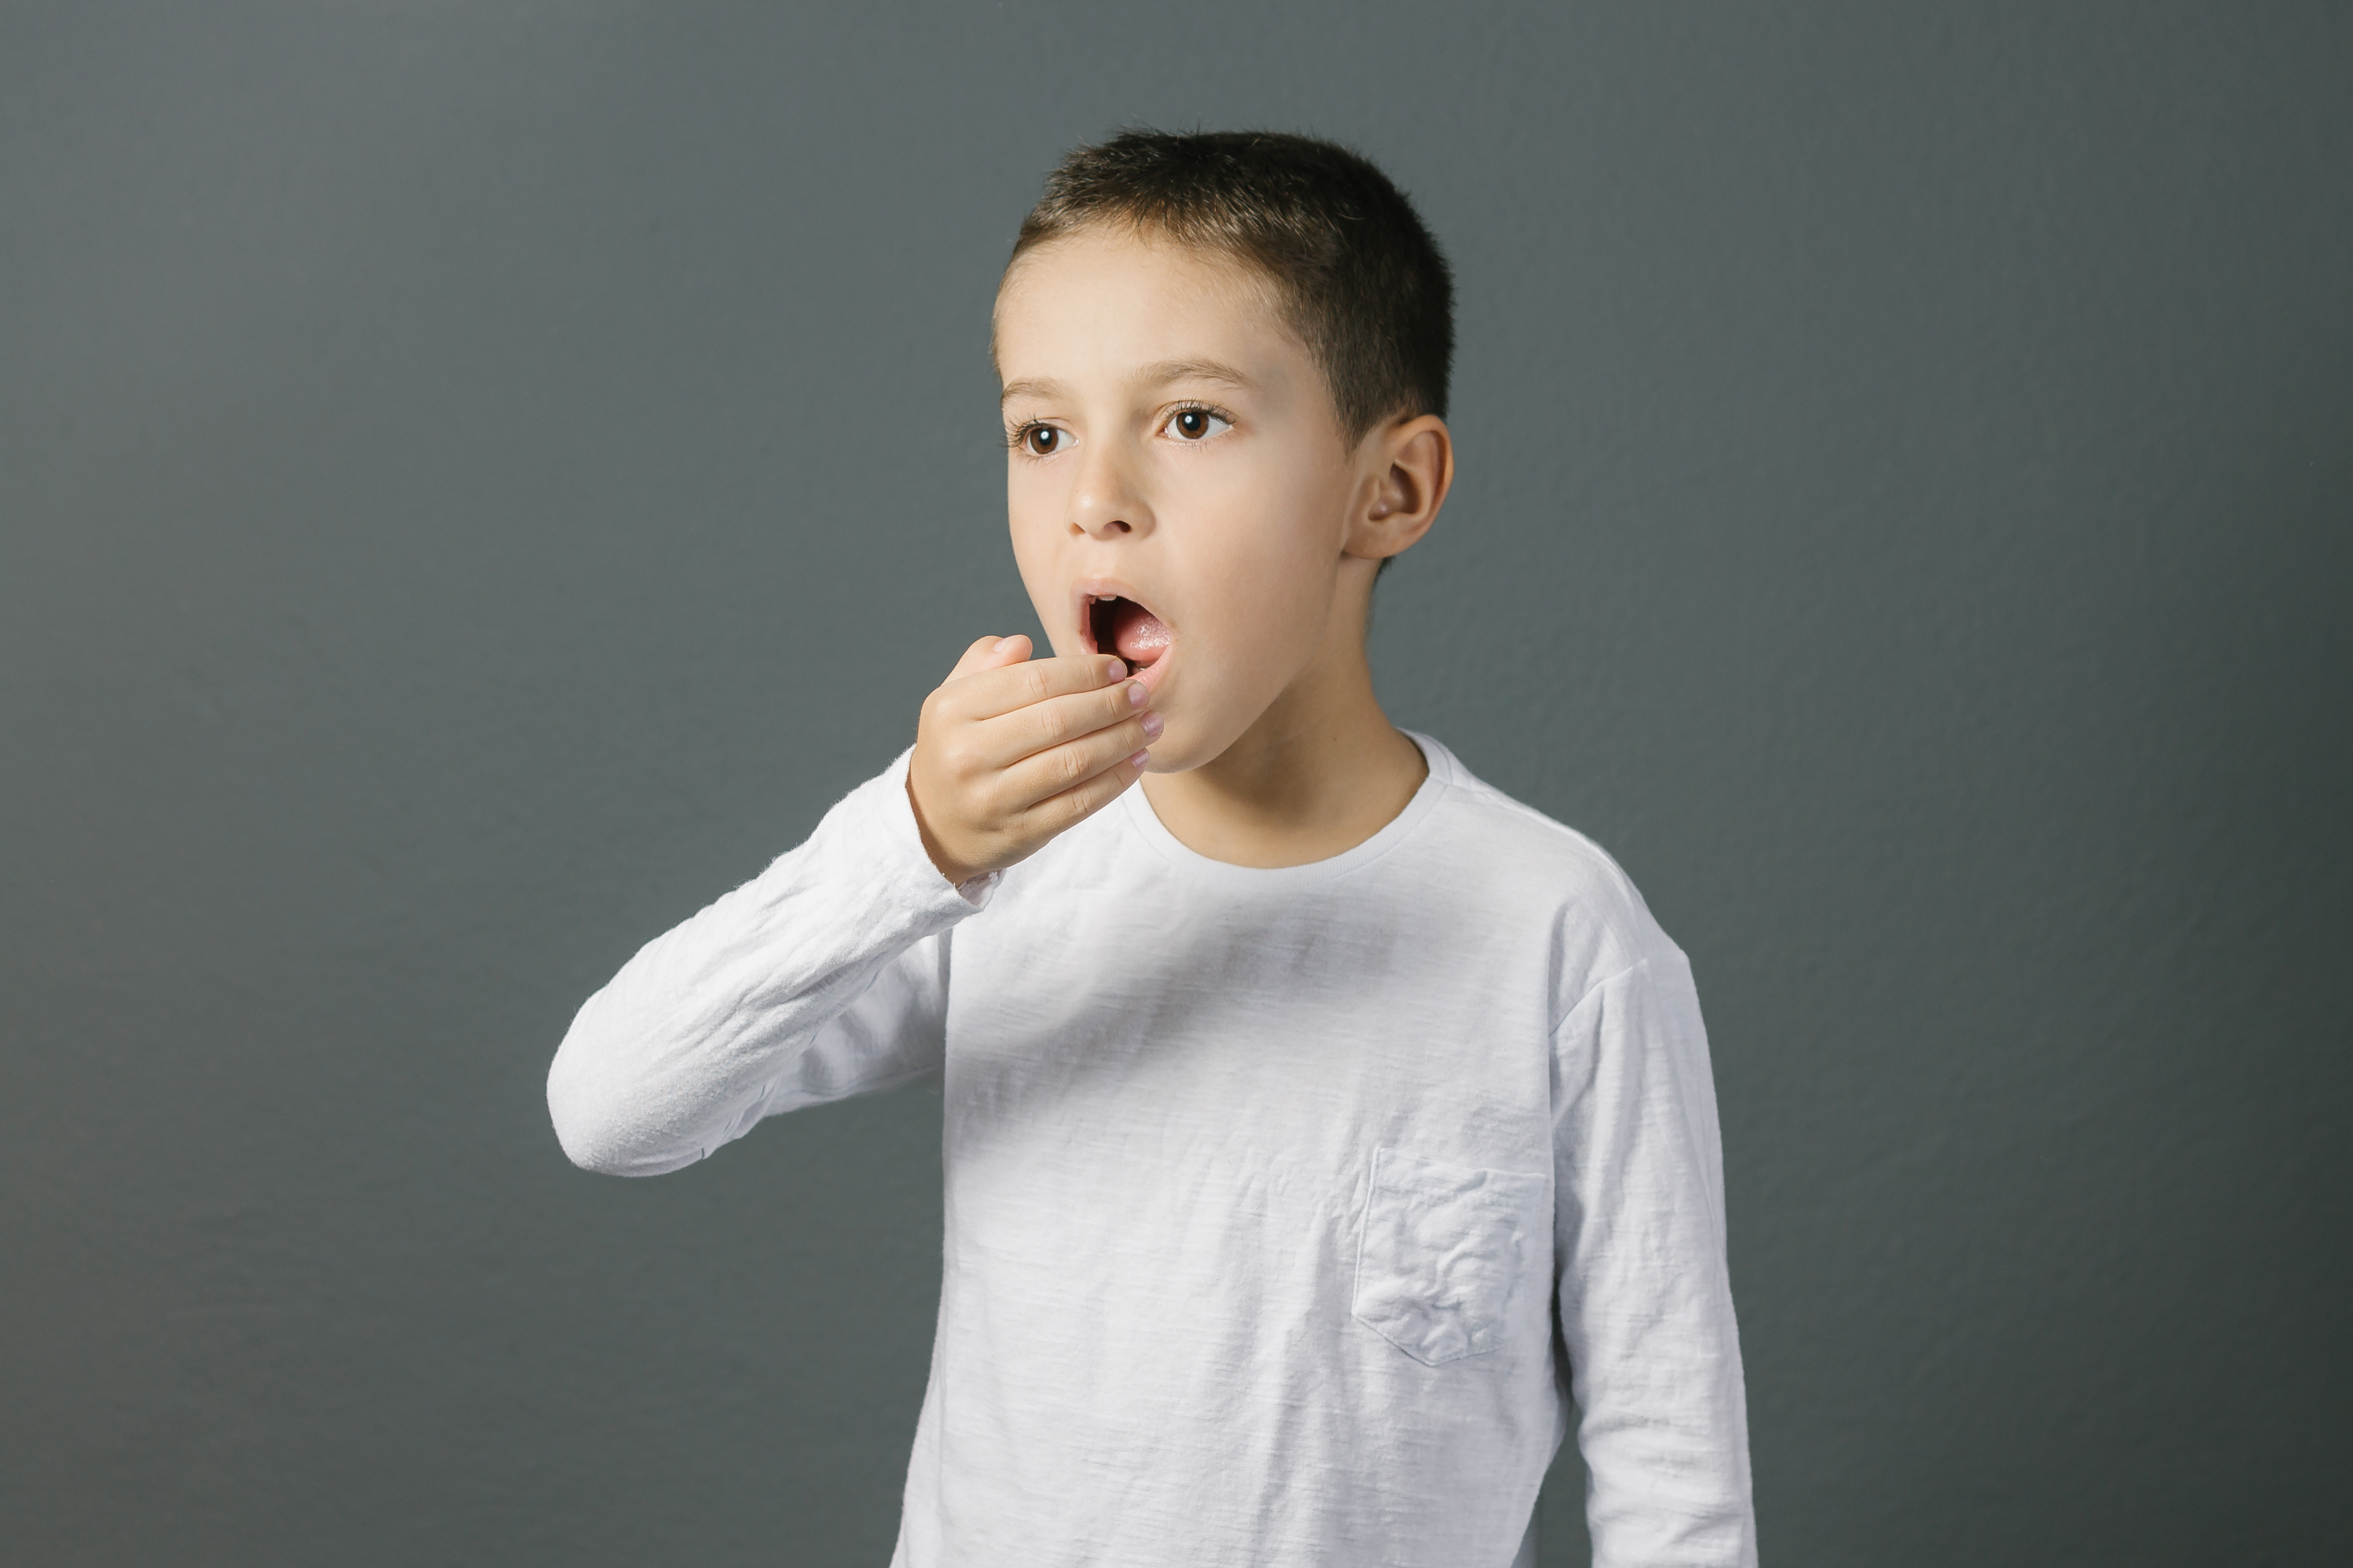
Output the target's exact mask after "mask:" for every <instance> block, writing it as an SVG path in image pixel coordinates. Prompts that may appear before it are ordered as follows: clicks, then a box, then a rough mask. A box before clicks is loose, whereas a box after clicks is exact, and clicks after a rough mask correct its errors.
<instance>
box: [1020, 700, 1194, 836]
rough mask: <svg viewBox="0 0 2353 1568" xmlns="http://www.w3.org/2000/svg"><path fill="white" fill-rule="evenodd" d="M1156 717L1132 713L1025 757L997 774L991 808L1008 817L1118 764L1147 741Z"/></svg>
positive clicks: (1155, 727)
mask: <svg viewBox="0 0 2353 1568" xmlns="http://www.w3.org/2000/svg"><path fill="white" fill-rule="evenodd" d="M1159 731H1160V720H1159V718H1158V716H1157V715H1155V714H1152V713H1138V714H1136V715H1135V716H1134V717H1133V718H1131V719H1129V720H1127V721H1124V722H1123V723H1118V724H1114V725H1113V726H1112V727H1111V728H1109V729H1107V730H1098V731H1095V732H1094V733H1092V734H1091V735H1082V736H1080V737H1079V738H1078V739H1077V740H1074V741H1065V742H1062V743H1061V744H1060V745H1059V746H1055V747H1052V748H1050V749H1049V750H1046V751H1043V752H1039V753H1038V754H1037V755H1035V756H1032V757H1025V758H1023V759H1022V760H1021V761H1020V762H1018V763H1014V764H1013V765H1012V766H1010V767H1008V768H1007V769H1005V770H1004V772H1002V773H999V774H998V775H997V778H998V784H997V789H998V791H999V792H1000V793H999V794H998V795H997V809H998V810H1000V811H1003V812H1004V813H1006V814H1007V815H1008V816H1011V815H1013V814H1015V813H1019V812H1026V811H1028V810H1029V809H1030V808H1031V807H1033V806H1035V805H1038V803H1039V802H1040V801H1045V800H1050V799H1051V798H1052V797H1054V796H1055V795H1060V794H1061V793H1063V792H1064V791H1065V790H1068V789H1070V788H1071V786H1073V785H1075V784H1084V783H1086V782H1087V781H1088V780H1089V779H1092V778H1093V777H1094V776H1095V775H1096V774H1098V773H1104V772H1106V771H1108V770H1110V769H1112V768H1114V767H1117V766H1119V765H1120V764H1121V763H1124V762H1125V761H1127V759H1128V758H1130V757H1132V756H1134V754H1135V753H1136V752H1141V751H1142V750H1144V749H1145V747H1146V746H1149V745H1150V744H1152V742H1153V741H1154V740H1155V739H1156V738H1157V736H1158V734H1159Z"/></svg>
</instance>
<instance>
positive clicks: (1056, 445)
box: [1021, 425, 1062, 458]
mask: <svg viewBox="0 0 2353 1568" xmlns="http://www.w3.org/2000/svg"><path fill="white" fill-rule="evenodd" d="M1021 444H1022V445H1023V446H1024V447H1029V452H1030V455H1031V456H1033V457H1039V458H1050V457H1052V456H1053V455H1054V454H1055V453H1056V452H1059V451H1060V450H1061V449H1062V433H1061V432H1060V430H1057V429H1055V428H1054V427H1053V426H1051V425H1032V426H1029V428H1028V429H1027V430H1024V431H1023V432H1021Z"/></svg>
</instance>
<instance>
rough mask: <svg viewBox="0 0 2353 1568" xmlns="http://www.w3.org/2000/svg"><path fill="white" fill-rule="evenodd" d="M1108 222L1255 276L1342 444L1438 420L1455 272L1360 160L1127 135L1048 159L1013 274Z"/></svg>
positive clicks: (1270, 143) (1309, 145)
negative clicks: (1272, 299)
mask: <svg viewBox="0 0 2353 1568" xmlns="http://www.w3.org/2000/svg"><path fill="white" fill-rule="evenodd" d="M1107 219H1108V220H1124V221H1126V222H1128V223H1131V224H1134V225H1135V226H1138V227H1144V228H1152V229H1157V230H1159V231H1160V232H1161V233H1163V234H1166V236H1168V237H1170V238H1172V239H1175V240H1176V241H1177V242H1178V243H1179V244H1183V245H1191V246H1201V247H1208V248H1210V249H1215V250H1220V251H1223V252H1225V253H1226V254H1228V255H1229V256H1231V257H1233V258H1236V259H1237V260H1240V261H1242V262H1244V263H1246V264H1248V265H1249V266H1250V267H1253V268H1256V269H1257V270H1259V271H1260V272H1261V273H1263V274H1264V275H1265V276H1266V277H1267V278H1268V279H1269V280H1270V281H1271V282H1272V283H1273V284H1274V286H1275V288H1276V289H1277V291H1278V293H1279V295H1280V296H1281V300H1282V307H1283V311H1284V314H1285V316H1286V317H1287V318H1288V320H1289V321H1290V323H1291V326H1292V329H1293V331H1296V332H1297V333H1298V334H1299V336H1300V339H1301V341H1302V342H1304V343H1305V344H1306V345H1307V349H1308V352H1309V353H1311V354H1313V355H1314V358H1315V360H1316V362H1317V363H1318V364H1319V365H1320V366H1321V367H1322V368H1323V371H1324V380H1325V381H1326V382H1327V383H1328V384H1330V386H1331V389H1332V402H1333V405H1334V406H1335V408H1336V409H1337V410H1338V411H1339V416H1340V425H1341V428H1342V429H1343V430H1344V431H1345V433H1346V434H1347V437H1348V439H1349V440H1351V441H1356V440H1358V439H1360V438H1362V437H1363V436H1364V434H1365V433H1366V431H1368V430H1370V429H1371V428H1372V427H1373V426H1376V425H1377V424H1379V423H1380V422H1381V421H1382V420H1384V419H1386V418H1389V417H1392V416H1405V417H1411V416H1417V415H1422V414H1435V415H1438V416H1440V417H1443V416H1444V415H1445V413H1446V383H1447V376H1448V374H1449V372H1450V371H1451V368H1452V363H1453V359H1454V280H1453V277H1452V275H1451V273H1450V272H1449V271H1448V269H1447V266H1446V258H1445V257H1444V256H1443V255H1442V254H1440V251H1439V248H1438V242H1437V241H1436V240H1434V239H1432V238H1431V237H1430V230H1429V229H1428V228H1426V227H1425V226H1423V225H1422V221H1421V217H1420V215H1419V214H1418V213H1416V212H1415V211H1414V210H1413V204H1412V203H1410V202H1409V201H1407V200H1406V198H1405V195H1404V193H1403V192H1401V191H1399V190H1398V188H1397V186H1396V185H1394V184H1391V183H1390V181H1389V178H1388V175H1386V174H1382V173H1381V172H1380V170H1378V169H1377V168H1376V167H1374V166H1373V164H1372V163H1371V162H1370V161H1369V160H1367V159H1366V158H1364V157H1362V156H1360V155H1358V154H1357V153H1352V152H1350V151H1349V150H1348V149H1347V148H1345V147H1342V146H1340V145H1338V144H1337V143H1335V142H1324V141H1321V140H1319V139H1317V138H1315V137H1313V136H1293V135H1288V134H1285V133H1282V132H1271V131H1211V132H1191V133H1188V134H1178V133H1175V132H1165V131H1144V130H1136V131H1124V132H1121V133H1120V134H1118V135H1117V136H1114V137H1113V138H1112V139H1111V140H1110V141H1108V142H1102V143H1100V144H1098V145H1096V146H1092V147H1081V148H1079V149H1078V150H1077V151H1075V152H1073V153H1071V154H1069V155H1068V156H1067V157H1065V158H1064V159H1063V160H1062V161H1061V163H1059V164H1057V165H1055V168H1054V172H1053V173H1052V174H1049V175H1047V176H1046V194H1045V195H1043V196H1041V197H1039V201H1038V205H1036V206H1034V207H1032V208H1030V209H1029V216H1028V217H1026V218H1024V219H1023V220H1022V222H1021V234H1020V237H1018V239H1016V240H1015V241H1014V242H1013V255H1012V257H1011V258H1010V259H1008V261H1007V263H1006V268H1007V269H1008V271H1010V270H1011V268H1012V267H1013V264H1014V263H1015V262H1018V260H1020V259H1021V258H1022V256H1023V254H1024V253H1026V252H1028V251H1029V250H1031V249H1033V248H1035V247H1038V246H1040V245H1044V244H1046V243H1047V242H1049V241H1050V240H1055V239H1060V238H1061V237H1063V236H1065V235H1068V234H1071V233H1074V232H1075V231H1077V230H1079V229H1081V228H1083V227H1085V226H1088V225H1090V224H1095V223H1101V222H1103V221H1105V220H1107Z"/></svg>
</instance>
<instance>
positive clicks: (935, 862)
mask: <svg viewBox="0 0 2353 1568" xmlns="http://www.w3.org/2000/svg"><path fill="white" fill-rule="evenodd" d="M907 807H908V809H909V810H910V811H912V812H913V813H914V816H915V832H916V835H917V836H918V837H920V838H921V839H922V840H923V853H924V855H925V856H927V857H928V858H930V860H931V862H932V868H933V869H934V870H935V871H937V872H938V873H939V874H940V875H941V876H943V877H944V878H946V879H947V880H948V885H949V886H951V887H953V888H955V889H957V890H958V891H959V892H961V891H962V890H963V889H964V887H965V884H966V883H968V882H970V881H972V880H974V879H976V878H979V877H986V876H987V875H988V869H987V868H986V867H981V866H967V865H965V863H964V862H963V861H961V860H958V859H957V858H955V856H953V855H951V854H949V853H948V852H947V849H946V847H944V846H943V845H942V844H941V843H940V841H939V837H938V836H937V835H935V834H934V833H933V832H932V825H931V824H930V823H928V822H926V821H924V820H923V798H922V797H921V796H920V795H917V794H916V793H915V773H914V770H913V768H910V769H909V770H908V771H907Z"/></svg>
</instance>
